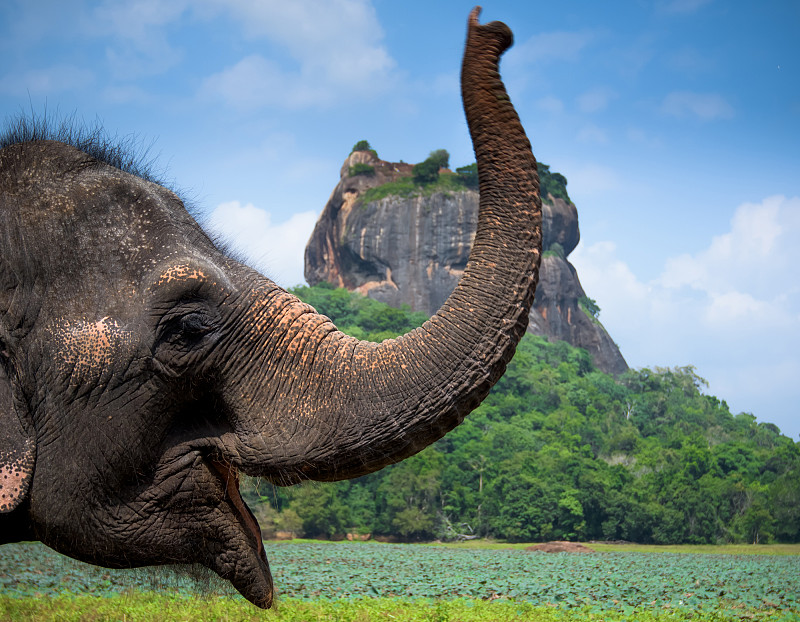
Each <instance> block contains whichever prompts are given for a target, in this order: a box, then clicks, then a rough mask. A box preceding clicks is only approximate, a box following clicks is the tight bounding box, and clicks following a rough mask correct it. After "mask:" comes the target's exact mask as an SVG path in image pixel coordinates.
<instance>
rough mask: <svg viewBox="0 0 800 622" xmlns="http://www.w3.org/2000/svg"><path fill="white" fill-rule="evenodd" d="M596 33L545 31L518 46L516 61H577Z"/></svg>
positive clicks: (515, 53)
mask: <svg viewBox="0 0 800 622" xmlns="http://www.w3.org/2000/svg"><path fill="white" fill-rule="evenodd" d="M592 39H594V35H593V34H592V33H590V32H588V31H584V32H567V31H558V32H545V33H542V34H539V35H535V36H533V37H531V38H530V39H528V40H527V41H525V42H523V43H520V44H518V45H517V46H516V50H515V52H514V60H515V62H525V63H537V64H540V63H543V62H549V61H576V60H578V58H580V54H581V52H582V51H583V49H584V48H585V47H586V46H587V45H589V43H591V41H592Z"/></svg>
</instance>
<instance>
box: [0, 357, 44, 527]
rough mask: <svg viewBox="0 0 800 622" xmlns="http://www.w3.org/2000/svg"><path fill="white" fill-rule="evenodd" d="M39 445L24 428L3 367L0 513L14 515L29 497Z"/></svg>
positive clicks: (0, 388) (0, 385) (0, 370)
mask: <svg viewBox="0 0 800 622" xmlns="http://www.w3.org/2000/svg"><path fill="white" fill-rule="evenodd" d="M35 462H36V445H35V443H34V441H33V438H32V437H31V435H30V434H28V432H27V430H26V429H25V426H23V423H22V420H21V419H20V417H19V415H18V413H17V410H16V408H14V401H13V399H12V396H11V382H10V381H9V379H8V375H7V374H6V372H5V370H4V369H3V366H2V365H0V513H5V512H11V511H12V510H13V509H15V508H16V507H17V506H18V505H19V504H20V503H21V502H22V500H23V499H24V498H25V496H26V495H27V494H28V488H29V487H30V484H31V480H32V479H33V467H34V464H35Z"/></svg>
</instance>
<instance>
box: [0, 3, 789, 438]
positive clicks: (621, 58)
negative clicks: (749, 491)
mask: <svg viewBox="0 0 800 622" xmlns="http://www.w3.org/2000/svg"><path fill="white" fill-rule="evenodd" d="M471 6H472V3H471V2H462V1H460V0H452V1H447V2H437V3H434V2H430V1H427V2H419V1H417V0H406V1H404V2H397V0H372V1H368V0H327V1H322V0H292V1H291V2H287V1H286V0H283V1H282V2H277V1H272V0H260V1H258V2H256V1H245V0H194V1H192V2H189V1H186V0H171V1H169V2H167V1H165V0H164V1H160V2H159V1H155V0H153V1H148V0H129V1H127V2H124V3H123V2H88V1H87V2H81V1H79V0H61V1H60V2H50V1H43V0H25V1H17V0H6V1H5V2H3V3H2V4H0V58H2V59H3V61H2V63H1V64H0V113H2V115H3V116H4V117H7V118H10V117H13V116H14V115H17V114H19V113H20V112H29V111H31V110H32V111H34V112H35V113H37V114H41V113H42V112H43V111H45V110H46V111H47V114H48V115H53V116H67V115H71V114H73V113H74V114H75V115H76V116H77V117H78V118H79V119H82V120H83V121H85V122H86V123H89V124H92V123H94V122H100V123H102V125H103V126H104V127H105V128H106V130H107V131H108V132H109V133H110V134H112V135H118V136H120V137H129V136H131V135H134V136H136V137H137V138H138V140H139V141H140V143H141V144H142V145H143V146H145V147H148V146H149V147H150V154H151V155H153V156H156V158H157V168H158V169H160V170H163V171H164V175H163V177H165V178H166V179H167V180H168V181H170V182H171V183H172V184H173V185H174V186H175V187H177V188H178V189H180V190H182V191H183V194H184V195H185V196H187V197H189V198H190V199H191V201H192V202H193V203H194V204H195V206H196V207H197V208H198V209H199V210H200V213H202V214H203V215H204V217H205V219H206V220H207V221H208V223H209V225H210V226H212V227H215V228H216V229H218V230H220V231H222V232H223V233H224V234H225V235H227V236H228V237H230V238H231V239H232V240H233V241H234V242H235V244H236V245H237V246H239V247H240V248H241V249H242V250H244V251H245V252H247V253H249V254H250V256H251V257H252V260H253V261H254V262H255V263H256V264H257V265H258V266H259V267H261V268H262V269H263V270H264V271H265V273H267V274H268V275H270V276H271V277H272V278H274V279H275V280H276V281H277V282H279V283H280V284H282V285H286V286H290V285H293V284H296V283H299V282H301V281H302V278H303V276H302V257H303V248H304V246H305V242H306V240H307V238H308V235H309V234H310V232H311V229H312V228H313V225H314V222H315V220H316V217H317V215H318V214H319V212H320V211H321V210H322V207H323V206H324V204H325V202H326V200H327V198H328V195H329V194H330V192H331V190H332V189H333V187H334V186H335V184H336V182H337V181H338V177H339V168H340V166H341V164H342V161H343V160H344V158H345V157H346V156H347V154H348V152H349V150H350V148H351V147H352V145H353V144H354V143H355V142H356V141H358V140H360V139H362V138H366V139H368V140H369V141H370V142H371V143H372V145H373V146H374V147H375V148H376V149H377V151H378V153H379V155H380V156H381V157H383V158H384V159H388V160H401V159H402V160H405V161H407V162H418V161H421V160H423V159H424V158H425V157H426V156H427V154H428V153H429V152H430V151H431V150H433V149H438V148H444V149H447V150H448V151H449V152H450V154H451V164H453V165H455V166H460V165H463V164H468V163H470V162H471V161H473V159H474V158H473V156H472V151H471V146H470V143H469V139H468V135H467V130H466V126H465V123H464V121H463V113H462V111H461V104H460V101H459V94H458V71H459V64H460V56H461V51H462V46H463V39H464V31H465V20H466V16H467V13H468V12H469V9H470V8H471ZM483 19H484V20H493V19H500V20H503V21H505V22H506V23H508V24H509V25H510V26H511V28H512V29H513V30H514V32H515V37H516V44H515V46H514V48H512V49H511V50H510V51H509V52H508V53H507V54H506V56H505V58H504V61H503V64H502V66H501V70H502V72H503V76H504V78H505V80H506V84H507V86H508V89H509V92H510V94H511V97H512V100H513V101H514V102H515V104H516V106H517V109H518V111H519V113H520V116H521V118H522V121H523V124H524V125H525V127H526V128H527V131H528V134H529V136H530V137H531V139H532V142H533V145H534V152H535V154H536V156H537V158H538V159H540V160H541V161H543V162H545V163H548V164H550V165H551V167H552V169H553V170H557V171H559V172H561V173H563V174H564V175H565V176H566V177H567V179H568V180H569V186H568V189H569V192H570V196H571V197H572V198H573V200H574V202H575V203H576V205H577V206H578V211H579V216H580V226H581V238H582V241H581V244H580V246H579V247H578V249H576V251H575V252H574V253H573V254H572V255H571V256H570V260H571V261H572V262H573V263H574V264H575V266H576V267H577V269H578V273H579V276H580V278H581V281H582V283H583V286H584V289H585V290H586V292H587V294H588V295H589V296H591V297H592V298H595V299H596V300H597V301H598V304H599V305H600V307H601V309H602V311H601V315H600V318H601V320H602V321H603V322H604V324H605V326H606V327H607V328H608V330H609V332H610V333H611V335H612V337H613V338H614V339H615V340H616V341H617V343H618V344H619V345H620V347H621V349H622V352H623V354H624V355H625V357H626V359H627V360H628V362H629V364H630V365H632V366H634V367H643V366H648V367H653V366H662V367H671V366H677V365H681V366H682V365H694V366H695V367H696V368H697V371H698V373H699V374H700V375H701V376H703V377H704V378H707V379H708V380H709V382H710V386H709V388H708V392H710V393H712V394H715V395H717V396H718V397H720V398H722V399H725V400H726V401H727V402H728V403H729V405H730V406H731V409H732V410H733V412H740V411H746V412H751V413H753V414H754V415H756V417H758V419H759V420H761V421H771V422H774V423H777V424H778V425H779V426H780V427H781V429H782V430H783V431H784V433H787V434H789V435H790V436H792V437H793V438H794V439H795V440H797V439H798V436H800V285H798V283H800V279H798V277H797V275H796V272H797V268H796V267H797V266H798V265H800V244H798V243H797V239H798V237H799V236H800V43H799V41H800V39H798V37H797V27H798V25H800V4H798V3H797V2H794V1H793V0H787V1H782V2H781V1H775V0H765V1H764V2H761V3H751V2H741V1H738V0H735V1H725V2H723V1H722V0H653V1H650V2H646V1H644V0H641V1H637V0H630V1H628V2H617V3H607V2H596V1H588V0H587V1H578V0H576V1H572V2H561V3H557V2H548V3H538V2H528V1H525V2H521V1H517V2H510V1H498V2H487V3H485V6H484V13H483Z"/></svg>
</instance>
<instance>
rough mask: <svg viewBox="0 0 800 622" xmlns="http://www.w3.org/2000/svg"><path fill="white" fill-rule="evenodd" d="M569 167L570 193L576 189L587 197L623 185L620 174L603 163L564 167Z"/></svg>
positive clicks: (576, 191)
mask: <svg viewBox="0 0 800 622" xmlns="http://www.w3.org/2000/svg"><path fill="white" fill-rule="evenodd" d="M567 168H568V170H569V171H570V174H569V184H570V185H569V187H570V194H572V193H573V190H574V192H575V193H577V194H580V195H581V196H584V197H586V196H590V195H595V194H605V193H607V192H610V191H612V190H616V189H618V188H621V187H623V184H622V182H621V181H620V177H619V175H618V174H617V172H616V171H615V170H614V169H612V168H611V167H608V166H604V165H602V164H573V165H571V166H569V167H566V166H565V167H564V169H565V170H567Z"/></svg>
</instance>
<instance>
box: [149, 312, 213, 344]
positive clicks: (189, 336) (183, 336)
mask: <svg viewBox="0 0 800 622" xmlns="http://www.w3.org/2000/svg"><path fill="white" fill-rule="evenodd" d="M214 328H215V324H214V321H213V320H212V318H211V317H210V316H209V315H208V314H207V313H204V312H202V311H193V312H190V313H184V314H181V315H178V316H176V317H171V318H167V319H166V321H165V323H164V330H163V331H162V334H161V341H165V342H167V343H171V344H173V345H178V346H193V345H195V344H197V343H199V342H200V341H202V339H203V337H205V336H206V335H208V334H209V333H211V332H212V331H213V330H214Z"/></svg>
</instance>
